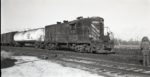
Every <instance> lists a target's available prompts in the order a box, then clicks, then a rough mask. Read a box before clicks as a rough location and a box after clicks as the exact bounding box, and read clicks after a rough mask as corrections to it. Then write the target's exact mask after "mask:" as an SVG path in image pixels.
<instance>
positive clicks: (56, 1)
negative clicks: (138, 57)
mask: <svg viewBox="0 0 150 77" xmlns="http://www.w3.org/2000/svg"><path fill="white" fill-rule="evenodd" d="M79 16H83V17H92V16H99V17H102V18H104V24H105V26H106V27H109V28H110V30H111V31H112V32H113V33H114V37H115V38H121V39H123V40H130V39H133V40H141V38H142V37H143V36H148V37H149V39H150V23H149V20H150V0H1V33H6V32H11V31H22V30H27V29H35V28H42V27H44V26H46V25H50V24H55V23H56V22H57V21H63V20H69V21H71V20H74V19H76V17H79Z"/></svg>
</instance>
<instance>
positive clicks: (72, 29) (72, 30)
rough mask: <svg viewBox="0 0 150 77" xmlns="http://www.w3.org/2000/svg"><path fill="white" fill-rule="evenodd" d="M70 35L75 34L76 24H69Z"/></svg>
mask: <svg viewBox="0 0 150 77" xmlns="http://www.w3.org/2000/svg"><path fill="white" fill-rule="evenodd" d="M70 29H71V33H76V23H73V24H70Z"/></svg>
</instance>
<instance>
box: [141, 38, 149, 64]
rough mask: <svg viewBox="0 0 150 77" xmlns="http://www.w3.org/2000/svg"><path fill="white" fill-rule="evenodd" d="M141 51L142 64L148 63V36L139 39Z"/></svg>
mask: <svg viewBox="0 0 150 77" xmlns="http://www.w3.org/2000/svg"><path fill="white" fill-rule="evenodd" d="M141 51H142V54H143V65H144V66H149V65H150V41H149V39H148V37H146V36H145V37H143V38H142V41H141Z"/></svg>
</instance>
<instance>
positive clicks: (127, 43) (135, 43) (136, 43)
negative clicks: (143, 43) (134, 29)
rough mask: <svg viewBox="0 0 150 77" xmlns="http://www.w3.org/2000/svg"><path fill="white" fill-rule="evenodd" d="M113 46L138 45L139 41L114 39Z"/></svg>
mask: <svg viewBox="0 0 150 77" xmlns="http://www.w3.org/2000/svg"><path fill="white" fill-rule="evenodd" d="M114 43H115V45H140V41H137V40H133V39H130V40H128V41H126V40H122V39H116V38H115V39H114Z"/></svg>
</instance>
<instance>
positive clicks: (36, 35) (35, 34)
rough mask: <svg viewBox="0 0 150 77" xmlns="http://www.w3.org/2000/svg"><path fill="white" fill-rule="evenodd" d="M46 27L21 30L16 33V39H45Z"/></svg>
mask: <svg viewBox="0 0 150 77" xmlns="http://www.w3.org/2000/svg"><path fill="white" fill-rule="evenodd" d="M44 38H45V28H38V29H31V30H27V31H21V32H18V33H16V34H15V35H14V40H15V41H44Z"/></svg>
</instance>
